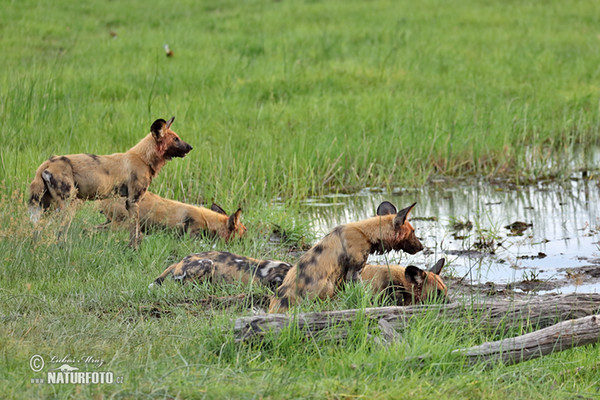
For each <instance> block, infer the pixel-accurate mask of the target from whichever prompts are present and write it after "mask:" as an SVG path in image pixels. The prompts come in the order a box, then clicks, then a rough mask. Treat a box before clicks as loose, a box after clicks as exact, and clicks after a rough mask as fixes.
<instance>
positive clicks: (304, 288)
mask: <svg viewBox="0 0 600 400" xmlns="http://www.w3.org/2000/svg"><path fill="white" fill-rule="evenodd" d="M415 204H417V203H414V204H413V205H411V206H410V207H407V208H405V209H403V210H400V211H399V212H397V210H396V207H395V206H394V205H393V204H392V203H390V202H388V201H384V202H383V203H381V204H380V205H379V207H378V208H377V216H376V217H373V218H369V219H366V220H364V221H359V222H353V223H349V224H346V225H341V226H338V227H337V228H335V229H334V230H333V231H332V232H330V233H329V234H328V235H327V236H325V237H324V238H323V239H322V240H321V241H320V242H319V243H317V244H316V245H314V246H313V247H312V248H311V249H310V250H308V251H307V252H306V253H305V254H304V255H303V256H302V257H300V259H299V260H298V262H297V263H296V265H295V266H294V267H293V268H292V269H290V271H289V272H288V274H287V275H286V277H285V279H284V280H283V283H282V284H281V286H280V287H279V289H278V290H277V293H276V294H275V296H273V297H272V298H271V304H270V307H269V312H271V313H273V312H277V311H285V310H287V309H288V307H289V305H290V304H297V303H298V301H299V300H300V299H302V298H303V297H308V298H315V297H318V298H320V299H325V298H328V297H332V296H333V295H334V293H335V290H336V289H337V288H338V287H339V286H340V284H341V283H342V282H343V281H344V280H358V279H360V278H359V273H360V270H361V269H362V268H363V267H364V265H365V264H366V262H367V258H368V257H369V254H373V253H386V252H389V251H391V250H404V251H406V252H407V253H410V254H415V253H417V252H419V251H421V250H423V245H422V244H421V242H420V241H419V239H417V237H416V236H415V230H414V228H413V227H412V225H411V224H410V222H408V219H407V217H408V214H409V212H410V210H412V208H413V207H414V206H415Z"/></svg>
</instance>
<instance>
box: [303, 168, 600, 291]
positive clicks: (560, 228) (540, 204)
mask: <svg viewBox="0 0 600 400" xmlns="http://www.w3.org/2000/svg"><path fill="white" fill-rule="evenodd" d="M384 200H388V201H391V202H392V203H393V204H395V205H396V206H397V207H398V209H400V208H404V207H406V206H409V205H410V204H412V203H414V202H416V203H417V205H416V207H415V208H414V210H413V211H412V213H411V216H410V220H411V222H412V224H413V226H414V227H415V230H416V233H417V236H418V237H419V238H420V239H421V241H422V243H423V244H424V246H425V250H424V251H423V252H420V253H418V254H416V255H409V254H406V253H403V252H397V253H396V252H393V253H390V254H387V255H384V256H371V257H370V258H369V263H374V264H383V263H386V262H389V263H394V264H400V265H405V266H406V265H410V264H413V265H417V266H419V267H421V268H424V267H429V266H431V265H433V264H434V263H435V261H436V260H437V259H439V258H440V257H445V258H446V260H447V263H448V264H447V265H448V267H447V268H446V270H445V271H444V275H446V276H451V277H453V278H455V279H459V280H461V281H462V282H463V283H466V284H471V285H480V286H486V287H497V286H500V287H504V288H510V289H514V290H517V291H526V292H528V291H535V292H538V293H547V292H552V293H571V292H579V293H587V292H596V293H597V292H600V244H599V240H600V213H599V209H598V205H599V204H600V189H599V187H598V184H597V182H596V181H594V180H589V179H587V178H586V177H585V176H583V177H578V178H573V179H572V180H570V181H568V182H566V183H565V182H563V183H546V184H536V185H530V186H511V185H506V184H491V183H488V182H470V183H455V184H449V183H448V182H439V183H437V184H436V183H432V184H428V185H427V186H425V187H423V188H421V189H402V188H397V189H394V190H393V191H391V192H386V191H383V190H379V189H372V188H367V189H363V190H361V191H359V192H357V193H355V194H332V195H326V196H321V197H315V198H311V199H309V200H307V201H306V202H305V203H304V204H303V208H304V211H305V212H306V213H308V214H309V216H310V218H311V220H312V221H314V222H313V226H312V229H313V230H314V231H315V233H316V234H317V236H319V237H320V236H322V235H324V234H326V233H327V232H329V231H330V230H331V229H332V228H333V227H335V226H337V225H340V224H344V223H347V222H350V221H358V220H360V219H364V218H369V217H372V216H374V215H375V210H376V209H377V206H378V205H379V203H380V202H382V201H384ZM511 225H512V226H511ZM511 228H512V229H511Z"/></svg>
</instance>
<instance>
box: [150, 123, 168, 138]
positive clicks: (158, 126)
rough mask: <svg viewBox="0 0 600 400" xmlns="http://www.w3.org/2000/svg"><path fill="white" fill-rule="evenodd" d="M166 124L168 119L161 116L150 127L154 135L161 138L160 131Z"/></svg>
mask: <svg viewBox="0 0 600 400" xmlns="http://www.w3.org/2000/svg"><path fill="white" fill-rule="evenodd" d="M166 124H167V121H165V120H164V119H162V118H159V119H157V120H156V121H154V122H153V123H152V126H151V127H150V132H152V134H153V135H154V137H156V138H159V137H160V131H161V129H162V127H163V126H165V125H166Z"/></svg>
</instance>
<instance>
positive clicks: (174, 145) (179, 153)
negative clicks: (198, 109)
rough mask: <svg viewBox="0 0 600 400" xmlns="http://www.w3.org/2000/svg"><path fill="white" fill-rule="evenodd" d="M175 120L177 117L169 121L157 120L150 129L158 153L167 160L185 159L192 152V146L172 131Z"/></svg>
mask: <svg viewBox="0 0 600 400" xmlns="http://www.w3.org/2000/svg"><path fill="white" fill-rule="evenodd" d="M174 120H175V117H171V119H170V120H169V121H165V120H164V119H157V120H156V121H154V123H153V124H152V126H151V127H150V131H151V132H152V136H153V137H154V140H155V141H156V146H157V149H158V150H157V151H158V153H159V154H162V155H163V156H164V159H165V160H170V159H171V158H173V157H185V155H186V154H187V153H189V151H190V150H192V146H190V145H189V144H187V143H186V142H184V141H183V140H181V139H180V138H179V135H177V134H176V133H175V132H173V131H172V130H171V125H172V124H173V121H174Z"/></svg>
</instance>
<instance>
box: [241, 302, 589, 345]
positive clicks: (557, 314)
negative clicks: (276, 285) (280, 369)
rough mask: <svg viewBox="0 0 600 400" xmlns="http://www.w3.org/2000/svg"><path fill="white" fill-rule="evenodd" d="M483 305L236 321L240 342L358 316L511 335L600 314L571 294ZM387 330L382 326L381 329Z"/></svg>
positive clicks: (317, 327)
mask: <svg viewBox="0 0 600 400" xmlns="http://www.w3.org/2000/svg"><path fill="white" fill-rule="evenodd" d="M486 300H487V299H479V300H478V301H476V302H475V301H473V302H469V303H465V302H463V303H459V302H455V303H451V304H444V305H439V304H432V305H417V306H409V307H399V306H393V307H376V308H366V309H350V310H336V311H325V312H316V313H299V314H268V315H256V316H250V317H241V318H238V319H236V321H235V324H234V335H235V338H236V341H242V340H246V339H249V338H251V337H256V336H264V335H265V334H267V333H268V332H273V333H277V332H279V331H281V330H282V329H284V328H286V327H288V326H290V325H291V324H297V326H298V328H299V329H304V330H306V331H307V334H314V333H316V332H318V331H321V330H323V329H328V328H331V327H334V326H339V325H343V324H351V323H352V322H353V321H354V320H355V319H356V318H357V317H358V316H361V315H364V316H365V317H366V318H370V319H375V320H377V321H380V320H381V319H384V320H385V321H386V322H387V323H388V324H385V327H386V329H387V330H388V331H389V327H388V326H387V325H390V326H391V327H392V328H393V329H395V330H398V329H402V328H404V327H405V326H406V325H407V324H409V322H410V319H411V318H418V317H420V316H424V315H426V314H431V313H433V314H434V315H436V316H440V317H443V318H444V322H445V323H457V324H479V325H481V326H482V327H484V328H489V329H492V330H499V331H506V330H508V329H511V328H513V327H515V326H517V327H526V326H532V325H533V326H535V327H536V328H545V327H548V326H551V325H553V324H555V323H557V322H559V321H565V320H569V319H575V318H581V317H585V316H588V315H592V314H596V313H598V312H600V294H597V293H592V294H568V295H547V296H538V297H535V298H531V299H528V300H517V301H510V300H493V301H492V300H488V301H486ZM380 326H381V324H380Z"/></svg>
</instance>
